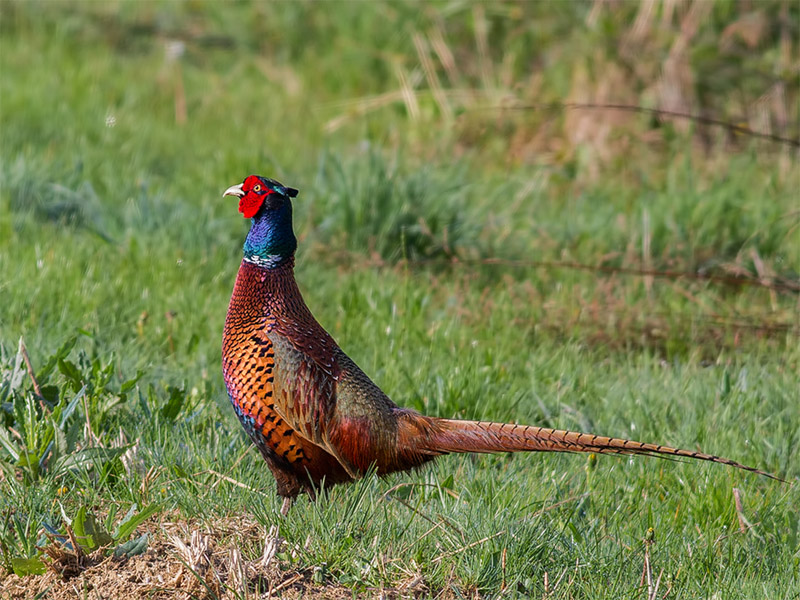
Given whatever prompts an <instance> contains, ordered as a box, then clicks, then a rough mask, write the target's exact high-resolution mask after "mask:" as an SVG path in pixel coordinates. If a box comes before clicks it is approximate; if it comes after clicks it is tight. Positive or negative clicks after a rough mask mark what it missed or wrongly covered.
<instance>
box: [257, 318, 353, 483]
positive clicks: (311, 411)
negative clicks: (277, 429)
mask: <svg viewBox="0 0 800 600" xmlns="http://www.w3.org/2000/svg"><path fill="white" fill-rule="evenodd" d="M301 323H302V321H300V322H298V320H296V319H295V320H293V321H291V322H289V321H286V322H283V323H282V322H280V321H278V322H276V323H275V324H274V325H273V327H272V328H271V331H270V332H269V333H268V334H267V335H268V337H269V339H270V341H271V342H272V349H273V351H274V353H275V358H274V361H275V362H274V364H275V367H274V371H273V373H272V375H271V376H272V377H273V378H274V380H273V382H272V385H273V389H274V393H273V400H274V403H275V406H274V409H275V411H276V412H277V413H278V414H279V415H280V416H281V418H283V419H284V420H285V421H286V422H287V424H288V425H289V426H290V427H291V428H292V429H293V430H294V431H295V432H296V433H297V434H298V435H300V436H302V437H303V438H305V439H307V440H308V441H310V442H312V443H313V444H316V445H317V446H320V447H322V448H324V449H325V450H326V451H328V452H329V453H330V454H332V455H333V456H334V457H335V458H336V460H338V461H339V463H340V464H341V465H342V467H343V468H344V469H345V470H346V471H347V473H348V475H350V476H351V477H354V478H355V477H358V469H357V468H356V467H355V466H354V465H353V464H352V461H350V460H348V458H346V457H345V456H343V455H342V452H341V451H340V448H339V447H338V446H337V444H334V443H333V442H332V440H331V437H332V436H331V432H332V429H333V428H335V421H336V400H337V383H338V380H339V377H340V375H341V368H340V365H339V361H338V360H337V353H338V352H340V351H339V350H338V347H337V346H336V343H335V342H334V341H333V338H331V337H330V335H328V334H327V332H325V330H323V329H322V328H321V327H320V326H319V325H316V323H315V322H312V323H308V326H307V327H304V326H303V325H302V324H301Z"/></svg>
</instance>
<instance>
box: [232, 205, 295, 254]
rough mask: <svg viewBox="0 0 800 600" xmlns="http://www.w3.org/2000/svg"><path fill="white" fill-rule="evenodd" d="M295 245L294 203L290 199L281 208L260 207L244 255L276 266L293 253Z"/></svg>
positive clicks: (254, 218) (245, 245) (253, 221)
mask: <svg viewBox="0 0 800 600" xmlns="http://www.w3.org/2000/svg"><path fill="white" fill-rule="evenodd" d="M296 249H297V238H295V237H294V231H292V205H291V203H290V202H288V201H287V202H285V203H284V204H283V205H282V206H281V207H280V208H276V209H272V210H269V209H266V208H262V209H261V210H260V211H258V213H257V214H256V216H255V217H253V219H252V225H251V226H250V233H248V234H247V240H245V243H244V259H245V260H246V261H248V262H251V263H253V264H254V265H257V266H259V267H263V268H265V269H274V268H275V267H277V266H279V265H282V264H284V263H285V262H286V261H287V260H289V259H290V258H291V257H292V256H294V251H295V250H296Z"/></svg>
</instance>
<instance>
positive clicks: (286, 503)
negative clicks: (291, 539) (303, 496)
mask: <svg viewBox="0 0 800 600" xmlns="http://www.w3.org/2000/svg"><path fill="white" fill-rule="evenodd" d="M292 502H294V499H293V498H291V497H290V496H287V497H286V498H284V499H283V504H282V505H281V515H283V516H284V517H285V516H286V515H288V514H289V509H290V508H291V507H292Z"/></svg>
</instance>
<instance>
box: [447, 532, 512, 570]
mask: <svg viewBox="0 0 800 600" xmlns="http://www.w3.org/2000/svg"><path fill="white" fill-rule="evenodd" d="M504 533H505V531H498V532H497V533H495V534H492V535H488V536H486V537H485V538H481V539H479V540H478V541H476V542H472V543H471V544H467V545H466V546H462V547H461V548H459V549H458V550H452V551H450V552H445V553H444V554H440V555H439V556H437V557H436V558H434V559H433V562H435V563H438V562H441V561H442V560H443V559H445V558H447V557H448V556H453V555H455V554H460V553H461V552H464V551H466V550H469V549H470V548H474V547H475V546H479V545H481V544H483V543H484V542H488V541H489V540H491V539H494V538H496V537H497V536H499V535H503V534H504Z"/></svg>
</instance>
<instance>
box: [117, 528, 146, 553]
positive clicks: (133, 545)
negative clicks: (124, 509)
mask: <svg viewBox="0 0 800 600" xmlns="http://www.w3.org/2000/svg"><path fill="white" fill-rule="evenodd" d="M148 542H149V538H148V536H147V534H146V533H144V534H142V535H140V536H139V537H138V538H134V539H132V540H130V541H129V542H125V543H124V544H120V545H119V546H117V547H116V548H114V556H115V557H116V558H121V557H122V558H130V557H131V556H136V555H137V554H142V553H143V552H144V551H145V550H147V544H148Z"/></svg>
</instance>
